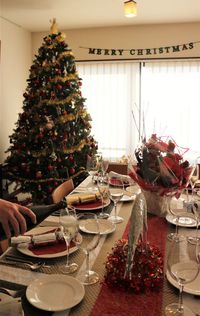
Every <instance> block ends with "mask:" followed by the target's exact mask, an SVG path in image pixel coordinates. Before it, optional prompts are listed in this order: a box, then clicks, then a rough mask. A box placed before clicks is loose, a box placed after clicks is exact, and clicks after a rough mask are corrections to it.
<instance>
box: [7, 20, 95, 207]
mask: <svg viewBox="0 0 200 316" xmlns="http://www.w3.org/2000/svg"><path fill="white" fill-rule="evenodd" d="M27 82H28V84H27V88H26V92H25V93H24V95H23V96H24V101H23V108H22V109H23V111H22V113H20V114H19V118H18V121H17V123H16V128H15V129H14V132H13V134H12V135H11V136H10V144H11V145H10V147H9V148H8V150H7V152H8V153H9V155H8V157H7V158H6V161H5V164H4V165H5V169H4V170H5V171H4V178H6V179H8V181H9V184H10V183H13V182H15V183H16V188H19V187H20V190H21V192H30V193H31V194H32V199H33V202H35V203H49V197H50V196H51V193H52V192H53V190H54V189H55V188H56V187H57V186H58V185H60V184H61V183H62V182H64V181H66V180H67V179H69V178H73V180H74V182H75V185H76V184H78V183H80V182H81V181H82V180H83V178H84V177H85V176H86V163H87V159H88V157H92V156H94V155H95V154H96V152H97V143H96V141H95V140H94V138H93V137H92V135H91V124H90V121H91V117H90V115H89V113H88V112H87V110H86V107H85V105H84V103H85V99H84V98H83V97H82V95H81V78H79V76H78V73H77V71H76V64H75V58H74V55H73V52H72V50H71V49H70V48H69V46H68V45H67V44H66V43H65V36H64V34H63V33H61V32H58V31H57V25H56V21H55V19H54V20H53V23H52V26H51V34H50V35H48V36H46V37H45V38H44V39H43V44H42V46H41V47H40V48H39V50H38V54H37V55H35V59H34V60H33V64H32V66H31V67H30V74H29V79H28V80H27Z"/></svg>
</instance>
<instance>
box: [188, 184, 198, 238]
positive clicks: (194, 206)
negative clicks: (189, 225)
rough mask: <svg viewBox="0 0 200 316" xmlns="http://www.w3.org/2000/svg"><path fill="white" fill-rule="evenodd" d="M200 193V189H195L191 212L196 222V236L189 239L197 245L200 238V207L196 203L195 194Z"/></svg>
mask: <svg viewBox="0 0 200 316" xmlns="http://www.w3.org/2000/svg"><path fill="white" fill-rule="evenodd" d="M197 192H199V189H193V194H192V196H193V198H192V199H193V200H192V204H191V207H190V211H191V213H192V214H194V217H195V220H196V235H195V236H190V237H188V240H189V242H191V243H193V244H196V243H197V242H199V239H200V237H198V229H199V223H200V209H199V205H198V204H196V203H195V194H197Z"/></svg>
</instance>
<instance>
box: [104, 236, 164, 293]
mask: <svg viewBox="0 0 200 316" xmlns="http://www.w3.org/2000/svg"><path fill="white" fill-rule="evenodd" d="M127 255H128V241H127V240H126V239H120V240H118V241H117V242H116V243H115V245H114V247H113V249H112V253H110V254H108V256H107V261H106V264H105V267H106V275H105V283H106V284H107V285H108V286H109V287H111V288H117V289H119V290H121V289H123V290H125V291H131V292H134V293H143V292H145V291H149V290H151V291H157V290H159V289H160V287H161V285H162V283H163V256H162V254H161V252H160V250H159V249H158V248H157V247H155V246H151V245H150V244H148V243H147V244H146V243H143V242H141V241H139V242H138V244H137V247H136V250H135V254H134V262H133V266H132V273H131V278H130V277H129V276H127V275H126V273H125V269H126V260H127Z"/></svg>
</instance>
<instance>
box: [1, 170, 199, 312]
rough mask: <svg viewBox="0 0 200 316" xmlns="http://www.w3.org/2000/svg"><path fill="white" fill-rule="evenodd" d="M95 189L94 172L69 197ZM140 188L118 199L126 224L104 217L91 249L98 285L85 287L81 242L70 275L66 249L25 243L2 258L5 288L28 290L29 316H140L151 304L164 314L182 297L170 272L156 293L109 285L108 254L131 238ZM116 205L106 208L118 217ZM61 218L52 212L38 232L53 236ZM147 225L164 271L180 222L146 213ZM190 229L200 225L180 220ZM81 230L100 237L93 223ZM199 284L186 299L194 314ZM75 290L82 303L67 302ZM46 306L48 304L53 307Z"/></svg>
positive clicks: (73, 253) (24, 302) (185, 231)
mask: <svg viewBox="0 0 200 316" xmlns="http://www.w3.org/2000/svg"><path fill="white" fill-rule="evenodd" d="M132 186H133V187H134V186H136V188H135V190H138V186H137V185H132ZM91 187H93V190H94V192H96V193H97V189H96V186H95V184H94V183H93V182H92V180H91V176H89V177H88V178H87V179H86V181H85V183H84V182H83V183H82V184H81V185H80V188H79V187H77V188H75V190H74V192H72V193H71V194H70V195H75V194H78V195H82V194H88V193H90V194H91V191H90V190H91ZM94 192H93V193H92V194H94ZM126 192H127V191H126V188H125V189H124V194H126ZM136 192H137V193H134V198H133V199H131V200H130V201H128V203H127V202H126V201H124V202H123V201H119V202H118V205H117V215H119V216H120V217H122V218H123V221H122V222H120V223H118V224H115V223H112V221H110V220H108V219H103V218H100V219H99V223H100V224H99V232H98V233H99V235H100V237H99V241H98V244H97V245H96V247H95V249H93V250H92V251H91V253H90V266H91V267H92V270H93V271H95V272H96V273H97V274H98V278H99V279H98V280H97V282H96V283H94V284H93V285H83V284H82V283H81V282H80V281H79V278H78V275H81V274H82V272H83V271H85V269H86V267H87V265H86V260H85V254H84V252H83V249H81V246H78V245H76V246H75V248H77V249H76V250H73V247H72V250H70V249H71V248H69V252H70V251H71V253H69V263H76V264H77V265H78V269H77V270H76V271H75V272H73V273H70V274H64V273H63V272H62V268H63V266H64V265H65V264H66V259H67V253H66V252H67V249H65V250H64V251H63V252H62V251H57V252H56V253H52V254H49V255H47V254H44V253H43V254H34V253H33V252H32V253H31V254H30V253H27V251H28V250H27V249H26V247H25V249H26V250H21V247H22V246H19V245H14V246H12V247H10V248H9V249H8V250H7V251H6V252H5V253H4V254H3V255H2V256H1V258H0V266H1V269H0V271H1V272H0V287H3V286H5V287H7V288H10V289H11V290H15V289H23V295H22V297H20V300H21V301H20V305H21V306H22V307H23V310H24V316H27V315H28V316H32V315H37V316H40V315H42V316H45V315H49V316H50V315H55V316H57V315H63V316H65V315H70V316H71V315H74V316H76V315H78V316H82V315H84V316H85V315H88V316H89V315H91V316H98V315H103V314H104V313H105V311H106V312H107V313H108V314H109V315H114V314H117V313H120V315H132V314H133V313H135V314H134V315H138V316H139V315H148V310H149V306H151V307H152V310H153V312H152V315H155V316H158V315H165V306H167V305H168V304H169V303H173V302H176V301H177V300H178V289H177V284H176V283H175V282H173V281H172V280H171V279H170V277H169V276H168V277H165V274H163V281H162V284H161V288H160V287H158V288H157V291H155V292H154V291H147V292H144V293H143V292H141V293H140V291H139V292H138V293H137V294H135V293H131V292H127V291H124V290H122V289H121V288H120V287H118V288H114V289H113V288H112V287H110V286H109V285H108V283H109V282H107V281H108V280H107V281H106V275H107V274H106V273H107V268H106V265H107V264H108V256H109V255H110V256H111V257H112V256H113V248H114V247H115V245H116V243H117V242H120V240H123V239H126V240H128V233H129V230H130V220H131V214H132V211H133V209H134V205H135V201H136V197H138V196H139V194H140V190H139V192H138V191H136ZM96 193H95V194H96ZM83 205H84V203H83ZM113 206H114V205H113V202H110V203H109V205H108V206H106V207H105V210H104V211H105V212H106V213H111V214H112V215H114V214H115V213H114V210H113ZM74 207H75V205H74ZM101 211H102V209H101V208H99V209H97V210H91V209H89V210H88V209H87V212H91V213H92V214H94V215H95V216H98V214H99V213H100V212H101ZM85 212H86V210H85V209H83V210H78V214H84V213H85ZM51 218H53V219H52V225H49V224H50V223H51ZM59 221H60V218H59V216H58V214H57V216H50V218H47V220H46V222H47V223H48V225H46V224H45V221H44V222H43V223H41V224H40V226H38V227H36V228H35V234H36V235H37V234H38V235H39V236H40V235H43V234H45V233H46V234H49V233H50V234H51V233H52V231H55V230H56V229H58V227H59V226H60V222H59ZM147 223H148V232H147V235H148V238H147V240H148V242H150V243H151V244H152V245H153V249H156V248H157V247H158V248H159V251H160V252H161V253H162V256H163V267H164V269H165V267H166V258H167V253H168V251H169V249H170V247H171V245H170V244H171V242H170V241H168V240H167V235H168V233H170V232H174V231H175V224H174V223H170V221H169V220H167V219H166V218H163V217H158V216H155V215H153V214H149V213H148V214H147ZM53 225H54V226H53ZM156 227H159V229H156ZM188 229H189V235H195V229H196V226H195V225H194V226H192V227H186V226H184V225H183V226H181V224H180V227H179V233H181V235H182V234H183V235H188ZM81 230H82V232H81V234H85V235H88V236H92V235H93V234H94V235H95V234H96V232H97V231H96V230H95V228H94V225H93V221H91V222H88V223H87V225H86V226H84V227H83V226H82V227H81ZM33 234H34V231H33ZM29 235H30V232H29ZM90 238H91V237H90ZM22 248H23V247H22ZM39 248H40V247H38V249H39ZM41 248H42V247H41ZM29 251H30V250H29ZM153 251H154V250H153ZM9 256H13V257H14V259H13V260H15V259H16V261H14V265H13V261H12V263H11V264H7V263H8V260H9V259H8V258H9ZM20 259H21V260H22V261H23V260H24V261H25V260H28V261H29V262H31V264H33V263H37V262H41V263H42V264H43V266H41V267H40V268H39V269H38V270H35V271H32V270H31V268H30V266H28V265H27V262H20V261H18V260H20ZM11 260H12V259H11ZM11 260H10V262H11ZM29 264H30V263H29ZM71 278H72V279H73V284H76V282H78V284H77V287H76V285H74V286H75V288H73V286H72V284H71V281H70V280H71ZM39 280H40V281H39ZM75 280H76V281H75ZM109 281H111V280H109ZM41 282H42V285H41V288H40V289H38V287H40V286H39V285H38V284H41ZM194 282H195V283H194V284H195V285H194V286H193V285H191V287H190V283H188V284H187V285H185V290H184V292H183V300H184V302H185V304H186V305H187V306H189V307H190V308H192V310H193V311H194V313H196V315H197V313H198V312H199V310H200V306H199V301H198V298H199V297H200V294H199V289H198V286H199V282H198V278H197V281H194ZM191 284H192V283H191ZM33 286H36V291H35V290H33V291H34V292H38V293H39V296H40V302H39V303H33V301H34V302H35V297H34V296H32V295H31V294H30V293H31V290H32V288H33ZM69 288H70V289H69ZM50 289H51V292H52V293H54V294H55V295H54V296H55V297H57V296H58V293H59V291H61V292H62V293H63V294H64V293H65V294H64V295H65V297H66V300H64V301H65V303H63V304H62V302H61V301H60V300H59V299H57V300H56V301H54V300H53V299H52V297H51V295H47V293H49V290H50ZM56 289H57V290H56ZM188 289H189V290H188ZM40 290H41V292H40ZM54 290H56V292H54ZM70 291H75V292H77V293H79V295H78V298H77V301H75V300H74V299H72V300H71V299H69V300H68V298H67V297H68V296H69V297H70V295H71V294H70V293H71V292H70ZM27 293H28V294H27ZM73 293H74V292H73ZM20 295H21V294H20ZM52 295H53V294H52ZM59 297H62V295H59ZM194 297H195V298H194ZM134 298H135V299H134ZM70 301H72V303H71V305H70V303H69V302H70ZM111 302H112V304H111ZM119 302H120V306H119ZM144 302H145V304H144ZM45 304H47V305H48V307H47V306H46V305H45ZM48 308H50V310H48ZM22 315H23V314H22ZM194 315H195V314H194Z"/></svg>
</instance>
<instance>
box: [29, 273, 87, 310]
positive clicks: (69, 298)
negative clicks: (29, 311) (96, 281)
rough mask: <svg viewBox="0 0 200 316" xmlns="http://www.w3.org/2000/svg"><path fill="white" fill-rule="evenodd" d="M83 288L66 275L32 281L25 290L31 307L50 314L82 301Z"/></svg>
mask: <svg viewBox="0 0 200 316" xmlns="http://www.w3.org/2000/svg"><path fill="white" fill-rule="evenodd" d="M84 295H85V289H84V286H83V285H82V284H81V283H80V282H79V281H78V280H77V279H75V278H73V277H71V276H68V275H59V274H51V275H45V276H42V277H40V278H38V279H36V280H34V281H33V282H32V283H31V284H30V285H29V286H28V287H27V289H26V297H27V300H28V301H29V303H31V304H32V305H33V306H35V307H37V308H39V309H42V310H45V311H50V312H58V311H63V310H65V309H69V308H71V307H73V306H75V305H77V304H78V303H80V301H81V300H82V299H83V297H84Z"/></svg>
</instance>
